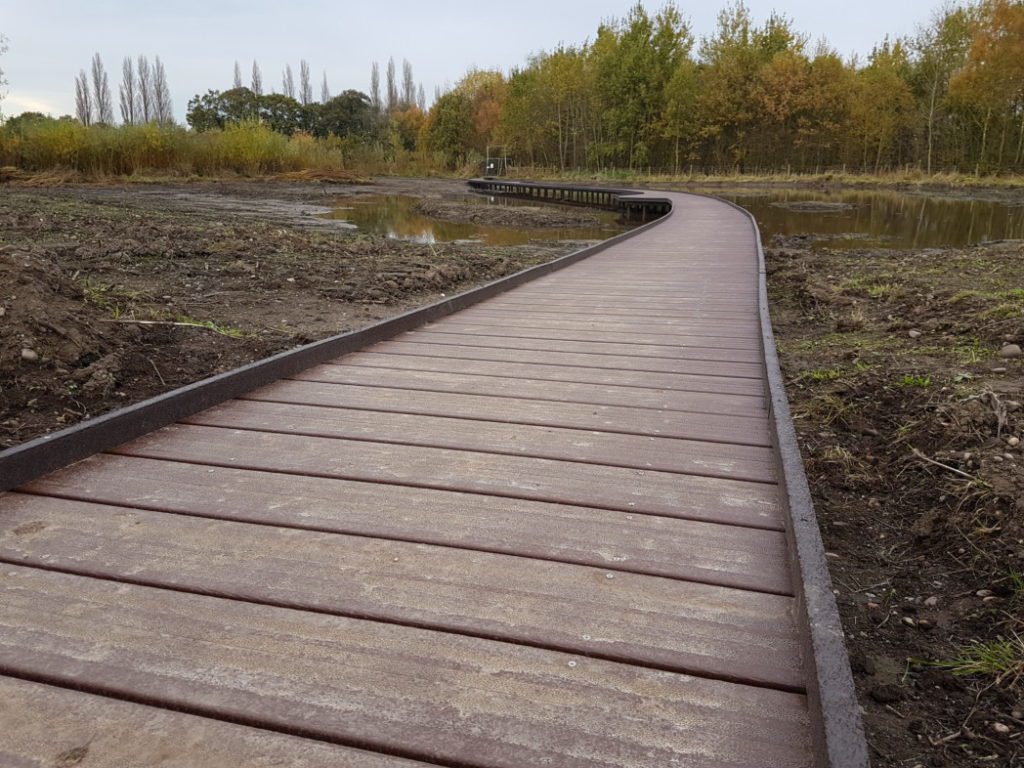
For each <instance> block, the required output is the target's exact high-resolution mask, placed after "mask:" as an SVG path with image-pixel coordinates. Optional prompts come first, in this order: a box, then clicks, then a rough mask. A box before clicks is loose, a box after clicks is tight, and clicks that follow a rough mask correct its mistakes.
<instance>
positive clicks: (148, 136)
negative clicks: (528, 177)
mask: <svg viewBox="0 0 1024 768" xmlns="http://www.w3.org/2000/svg"><path fill="white" fill-rule="evenodd" d="M140 61H141V60H140ZM128 65H130V61H128V60H126V66H128ZM94 66H99V69H100V71H99V75H97V76H95V77H94V78H93V79H94V80H95V81H96V82H97V83H101V84H102V87H101V86H97V89H94V90H97V92H98V94H99V95H98V97H97V98H98V99H99V101H105V100H109V94H107V93H106V91H107V88H106V80H105V75H104V73H103V72H102V71H101V70H102V67H101V64H99V59H98V56H97V57H96V58H95V60H94ZM141 66H142V65H141V64H140V67H141ZM303 66H304V69H303V78H302V83H303V85H302V87H301V88H300V89H298V91H296V90H295V88H294V85H291V86H290V85H289V84H290V83H291V78H290V77H289V76H286V78H285V85H284V91H285V93H263V92H262V82H261V79H260V78H259V77H258V67H257V66H256V65H255V63H254V67H253V73H254V74H253V85H252V87H245V86H243V85H242V83H241V73H240V71H239V70H238V67H237V65H236V73H235V82H234V87H232V88H231V89H229V90H227V91H216V90H211V91H208V92H207V93H206V94H204V95H197V96H196V97H195V98H194V99H192V100H191V101H190V103H189V107H188V112H187V123H188V125H189V127H190V130H186V129H184V128H180V127H176V126H173V125H168V124H167V122H166V121H163V122H162V124H161V126H160V127H159V128H157V127H153V126H152V125H140V124H138V121H136V120H135V119H134V118H132V119H129V118H128V117H126V118H125V123H126V125H124V126H122V127H121V128H113V127H111V126H110V125H109V123H110V122H112V119H107V120H100V121H99V122H98V124H97V121H96V120H94V119H92V118H94V117H95V114H94V113H95V110H93V111H92V112H88V111H86V112H83V114H88V115H91V117H90V119H88V120H85V119H81V118H80V119H79V120H78V121H75V120H73V119H71V118H64V119H60V120H54V119H52V118H46V117H44V116H42V115H34V114H25V115H22V116H20V117H18V118H14V119H12V120H9V121H8V123H7V124H6V126H4V127H3V128H0V164H3V165H13V166H16V167H19V168H23V169H28V170H44V169H49V168H55V167H69V168H72V169H75V170H77V171H79V172H82V173H90V174H129V175H130V174H133V173H138V172H139V169H140V168H141V169H146V170H151V171H159V172H166V173H175V174H179V175H182V174H185V175H187V174H200V175H208V174H217V173H223V172H234V173H247V174H256V173H267V172H277V171H281V170H286V169H287V170H298V169H305V168H328V167H332V168H337V167H346V168H350V169H352V170H357V171H361V172H364V173H390V172H395V173H428V172H434V171H437V172H446V173H451V172H460V171H462V172H465V173H466V174H469V173H479V172H480V170H481V161H482V160H483V158H484V156H485V155H486V154H488V153H494V152H495V151H496V147H500V152H501V154H502V155H504V156H506V157H508V159H509V160H510V161H511V163H512V165H513V166H515V167H520V168H523V167H528V168H530V169H531V172H532V173H533V175H536V174H537V172H538V170H541V171H546V172H548V173H554V172H557V173H559V174H580V175H586V176H587V177H588V178H592V177H593V175H594V174H597V175H598V176H599V177H601V178H607V179H608V180H615V179H622V178H637V176H638V175H641V176H660V177H664V179H665V180H676V179H682V180H693V179H695V178H699V177H702V176H706V175H719V174H739V175H744V176H750V175H753V176H757V177H761V176H773V177H774V176H775V175H776V174H784V175H786V176H791V175H794V174H814V175H821V174H826V175H827V174H870V175H872V176H884V175H887V174H892V173H901V174H906V175H911V174H925V175H932V174H934V173H943V174H947V175H949V177H950V178H958V177H959V175H967V174H970V175H974V176H978V177H980V176H991V175H996V176H1000V175H1006V174H1017V173H1020V172H1022V171H1024V88H1022V87H1021V83H1024V2H1021V0H975V1H974V2H964V3H961V4H950V5H946V6H944V7H943V8H942V9H940V10H939V11H938V12H936V13H935V15H934V16H933V17H932V19H931V20H930V21H928V22H927V23H925V24H923V25H922V26H921V27H920V28H919V30H918V32H917V33H916V34H915V35H913V36H911V37H907V38H900V39H889V38H886V39H885V40H883V41H882V42H880V43H879V44H878V45H877V46H876V47H875V48H874V50H873V51H872V52H871V54H870V55H869V56H868V57H867V58H866V59H863V60H861V59H859V58H857V57H853V58H850V59H843V58H842V57H841V56H839V54H838V53H837V52H836V51H835V50H834V49H832V48H830V47H829V46H828V45H827V43H826V42H824V41H821V42H819V43H817V44H816V45H813V46H812V45H811V44H810V42H809V40H808V37H807V36H806V35H804V34H802V33H801V32H800V31H799V30H798V28H797V27H796V25H795V23H794V22H793V21H792V20H790V19H788V18H786V17H784V16H780V15H778V14H772V15H771V16H769V17H768V19H766V20H764V21H763V22H758V21H757V20H755V19H754V18H753V17H752V15H751V13H750V11H749V10H748V9H747V8H746V6H745V5H743V4H742V2H736V3H733V4H731V5H729V6H728V7H726V8H725V9H724V10H723V11H722V12H721V14H720V15H719V19H718V26H717V29H716V30H715V31H714V32H713V33H712V34H711V35H709V36H708V37H705V38H703V39H701V40H699V41H698V40H696V39H695V38H694V36H693V34H692V32H691V30H690V27H689V25H688V23H687V21H686V19H685V18H684V17H683V15H682V13H681V12H680V10H679V9H678V8H677V7H676V6H675V5H674V4H673V3H672V2H671V1H670V2H668V3H667V4H666V5H665V6H664V7H663V8H662V9H661V10H660V11H659V12H658V13H656V14H654V15H651V14H649V13H648V12H647V11H645V10H644V8H643V7H642V6H641V5H639V4H638V5H636V6H635V7H634V8H633V9H632V10H631V11H630V12H629V14H628V15H627V16H626V18H625V19H622V20H618V21H610V22H606V23H602V24H601V25H600V26H599V27H598V29H597V33H596V36H595V37H594V39H593V40H592V41H588V42H586V43H584V44H582V45H578V46H562V47H559V48H558V49H556V50H554V51H550V52H544V53H541V54H539V55H536V56H534V57H532V58H531V59H530V60H529V61H528V63H527V64H526V65H525V66H523V67H520V68H516V69H513V70H512V71H511V72H509V73H508V74H505V73H503V72H499V71H477V70H473V71H470V72H469V73H468V74H467V75H466V76H465V77H464V78H463V79H462V80H461V81H460V82H459V83H458V84H457V85H456V86H455V87H454V88H452V89H451V90H449V91H448V92H446V93H438V94H437V95H436V97H435V100H434V102H433V104H432V105H431V106H430V107H429V109H428V108H427V105H426V103H425V99H424V98H423V95H422V88H420V89H419V92H418V93H417V92H416V90H415V88H414V87H413V81H412V73H411V67H409V65H408V64H407V63H406V65H405V70H406V71H405V76H404V81H403V83H402V88H401V90H400V89H399V87H398V84H397V81H396V79H395V74H394V67H393V63H392V64H389V70H388V82H387V95H386V98H382V96H381V93H380V78H379V73H378V71H377V68H376V66H374V70H373V77H372V79H371V83H372V84H371V88H370V91H371V92H370V93H369V94H364V93H361V92H359V91H356V90H351V89H350V90H346V91H343V92H342V93H341V94H340V95H338V96H334V97H331V96H330V92H329V89H328V88H327V84H326V76H325V81H324V85H323V88H322V94H321V98H320V101H319V102H318V101H316V100H315V99H314V98H313V95H312V87H311V83H310V82H309V72H308V66H307V65H306V64H305V62H303ZM126 73H128V74H130V73H129V72H128V70H127V69H126ZM289 74H290V72H289ZM127 76H128V75H127V74H126V77H127ZM76 82H77V83H78V85H79V90H80V91H83V92H87V90H88V83H87V82H86V78H85V74H84V72H83V73H82V74H81V75H80V76H79V80H78V81H76ZM128 82H134V81H133V80H130V79H129V81H128ZM134 90H135V89H134V88H133V87H132V86H130V85H129V86H127V87H122V91H124V92H125V93H126V94H130V93H132V92H133V91H134ZM123 99H124V97H122V100H123ZM126 107H128V108H127V109H126ZM130 107H131V105H130V104H127V105H126V104H122V109H121V111H122V114H126V115H132V114H134V113H133V111H132V109H131V108H130ZM111 112H112V107H109V108H107V109H106V110H105V113H107V114H109V113H111ZM84 122H92V123H93V124H92V125H90V126H89V127H88V129H86V126H84V125H82V124H80V123H84ZM157 122H160V121H157ZM652 180H661V179H660V178H659V179H652Z"/></svg>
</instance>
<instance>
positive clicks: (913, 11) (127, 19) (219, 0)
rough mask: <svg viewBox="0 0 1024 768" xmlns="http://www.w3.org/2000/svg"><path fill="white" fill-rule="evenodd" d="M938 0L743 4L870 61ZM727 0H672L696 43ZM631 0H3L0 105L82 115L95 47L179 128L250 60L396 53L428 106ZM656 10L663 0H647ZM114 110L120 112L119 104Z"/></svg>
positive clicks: (336, 67)
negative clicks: (476, 72)
mask: <svg viewBox="0 0 1024 768" xmlns="http://www.w3.org/2000/svg"><path fill="white" fill-rule="evenodd" d="M940 1H941V0H904V2H893V1H892V0H859V2H856V3H854V4H853V5H850V4H849V3H843V4H842V5H839V4H838V3H827V2H822V1H821V0H774V2H773V1H772V0H766V1H764V2H762V1H761V0H748V2H747V6H748V7H749V8H750V10H751V12H752V13H753V15H754V17H755V18H756V19H757V20H758V21H762V20H763V19H764V18H766V17H767V15H768V14H769V13H771V11H772V10H776V11H778V12H780V13H783V14H785V15H786V16H789V17H790V18H791V19H793V21H794V22H795V26H796V28H797V29H798V30H800V31H802V32H804V33H806V34H808V35H809V36H810V37H811V40H812V41H814V40H817V39H819V38H821V37H823V36H824V37H825V38H827V39H828V41H829V42H830V43H831V44H832V45H833V47H835V48H836V49H838V50H839V52H840V53H842V54H844V55H849V54H853V53H859V54H861V55H862V56H863V55H865V54H867V53H869V52H870V50H871V48H872V46H873V45H874V44H875V43H877V42H879V41H881V40H882V38H883V37H884V36H885V35H887V34H888V35H890V36H900V35H906V34H911V33H913V32H914V30H915V28H916V26H917V25H918V24H921V23H925V22H927V21H928V19H929V18H930V16H931V15H932V12H933V10H934V9H935V8H936V7H938V5H939V4H940ZM725 2H726V0H716V1H715V2H708V1H707V0H704V1H703V2H694V0H677V3H676V4H677V6H678V7H679V8H680V10H681V11H682V12H683V14H684V16H685V17H686V18H687V19H688V20H689V23H690V26H691V29H692V30H693V32H694V33H695V35H696V36H697V37H698V38H699V37H701V36H703V35H706V34H709V33H711V32H712V31H713V30H714V27H715V19H716V16H717V14H718V11H719V10H720V9H721V8H722V7H723V5H724V4H725ZM633 4H634V2H633V0H618V1H616V0H514V1H513V2H501V3H488V2H484V1H483V0H469V1H467V0H433V2H405V1H404V0H387V1H384V0H367V1H364V2H359V3H352V2H349V1H348V0H333V1H332V2H325V1H323V0H293V1H292V2H282V1H281V0H277V1H276V2H265V1H264V0H245V1H244V2H243V1H241V0H205V2H203V1H200V0H170V2H168V0H160V1H159V2H152V1H151V0H133V1H132V2H128V1H127V0H90V1H89V2H84V1H82V0H75V1H74V2H72V1H71V0H66V1H65V2H55V1H54V0H0V34H2V35H4V36H6V37H7V39H8V46H9V50H8V51H7V53H6V54H4V55H3V56H0V69H2V70H3V71H4V74H5V77H6V79H7V81H8V85H7V88H6V92H7V93H6V97H5V98H4V99H3V101H2V102H0V110H2V111H3V114H5V115H8V116H10V115H16V114H19V113H21V112H23V111H29V110H31V111H38V112H44V113H48V114H53V115H55V116H56V115H62V114H71V113H73V112H74V78H75V75H76V74H77V73H78V71H79V70H80V69H82V68H86V69H87V68H88V66H89V61H90V59H91V58H92V55H93V53H95V52H99V54H100V55H101V56H102V58H103V61H104V63H105V64H106V68H107V71H108V73H109V77H110V83H111V91H112V93H113V95H114V99H115V102H116V99H117V85H116V84H117V82H119V79H120V68H121V60H122V58H123V57H124V56H126V55H132V56H137V55H138V54H146V55H148V56H149V57H150V59H152V58H153V57H154V56H156V55H159V56H160V57H161V59H162V60H163V62H164V66H165V68H166V70H167V79H168V83H169V84H170V88H171V95H172V98H173V100H174V112H175V115H176V117H177V119H178V120H184V116H185V110H186V107H187V104H188V100H189V99H190V98H192V97H193V96H194V95H196V94H197V93H205V92H206V91H207V90H208V89H211V88H213V89H217V90H225V89H227V88H230V87H231V85H232V77H233V70H234V63H235V61H236V60H237V61H239V62H240V64H241V67H242V72H243V81H244V82H245V83H246V84H247V85H248V80H249V72H250V69H251V67H252V61H253V59H254V58H255V59H256V60H258V61H259V64H260V68H261V70H262V72H263V83H264V90H265V91H269V90H274V89H276V90H280V89H281V85H280V83H281V73H282V70H283V69H284V67H285V65H286V64H291V66H292V68H293V69H294V70H295V76H296V78H298V69H299V61H300V59H303V58H304V59H306V60H307V61H309V64H310V67H311V69H312V72H313V83H314V92H315V94H316V95H317V96H318V97H319V94H320V80H321V78H322V77H323V73H324V72H326V74H327V80H328V84H329V86H330V89H331V91H332V93H335V94H337V93H340V92H341V91H343V90H346V89H348V88H355V89H357V90H361V91H364V92H367V91H369V82H370V66H371V63H372V62H374V61H377V62H379V63H380V67H381V79H382V81H383V76H384V69H385V67H386V64H387V60H388V58H389V57H392V56H393V57H394V58H395V61H396V64H397V69H398V73H399V78H400V77H401V68H402V59H403V58H404V59H408V60H409V62H410V63H411V64H412V67H413V73H414V75H415V79H416V80H417V82H420V83H422V84H423V88H424V90H425V92H426V94H427V100H428V101H430V100H431V97H432V95H433V93H434V90H435V88H436V87H440V88H442V89H444V88H445V87H446V86H447V85H451V84H454V83H456V82H457V81H458V80H459V79H460V78H461V77H462V75H463V74H465V72H466V70H467V69H468V68H469V67H473V66H475V67H477V68H481V69H501V70H503V71H506V72H507V71H508V70H509V69H510V68H511V67H514V66H517V65H521V64H522V63H524V62H525V61H526V59H527V58H528V57H529V56H530V55H531V54H533V53H539V52H541V51H543V50H550V49H552V48H554V47H556V46H557V45H558V44H559V43H566V44H579V43H582V42H583V41H585V40H587V39H592V38H593V37H594V35H595V33H596V30H597V26H598V24H599V23H600V22H601V21H602V20H606V19H611V18H622V17H623V16H625V15H626V14H627V13H628V11H629V9H630V7H631V6H632V5H633ZM643 5H644V6H645V7H646V8H647V9H648V10H649V11H651V12H652V13H653V12H655V11H657V9H659V8H660V7H661V6H662V5H663V2H662V0H653V1H651V2H647V1H645V2H644V3H643ZM115 111H116V107H115Z"/></svg>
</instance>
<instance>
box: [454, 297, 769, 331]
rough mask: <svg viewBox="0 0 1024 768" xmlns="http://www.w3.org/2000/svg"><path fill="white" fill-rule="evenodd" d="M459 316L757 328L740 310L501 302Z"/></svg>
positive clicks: (753, 315) (751, 317)
mask: <svg viewBox="0 0 1024 768" xmlns="http://www.w3.org/2000/svg"><path fill="white" fill-rule="evenodd" d="M459 315H460V316H461V317H466V318H470V317H472V318H478V317H479V318H484V317H486V318H490V319H495V318H509V317H511V318H516V317H531V318H536V319H542V318H543V319H556V320H557V319H565V320H569V319H572V320H579V321H587V320H596V321H599V322H602V323H613V322H627V323H633V322H643V323H645V324H646V325H647V327H650V328H660V327H662V326H675V325H679V324H686V323H689V322H702V323H714V322H716V321H719V322H722V323H724V324H726V325H727V326H733V325H736V326H744V327H751V328H759V327H760V323H759V322H758V318H757V315H756V313H754V312H743V311H742V310H739V311H736V312H733V313H729V312H728V311H727V310H726V311H722V310H719V311H717V313H709V312H707V311H703V310H700V311H698V310H696V309H690V310H682V309H677V310H675V311H674V312H672V311H669V310H661V311H659V310H654V309H648V308H647V307H645V306H642V305H641V306H633V307H592V306H571V305H570V306H566V305H564V304H556V303H552V302H547V303H543V302H537V303H535V304H528V303H511V302H509V303H500V304H492V303H491V302H490V301H488V302H485V303H483V304H479V305H477V306H475V307H470V308H469V309H464V310H462V311H461V312H460V313H459Z"/></svg>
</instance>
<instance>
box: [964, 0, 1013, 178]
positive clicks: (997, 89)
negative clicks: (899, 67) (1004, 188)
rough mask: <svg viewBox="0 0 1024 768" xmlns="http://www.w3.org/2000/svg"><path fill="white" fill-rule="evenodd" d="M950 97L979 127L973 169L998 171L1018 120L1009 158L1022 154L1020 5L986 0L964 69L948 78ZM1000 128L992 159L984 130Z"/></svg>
mask: <svg viewBox="0 0 1024 768" xmlns="http://www.w3.org/2000/svg"><path fill="white" fill-rule="evenodd" d="M949 88H950V93H951V95H952V96H953V98H954V99H955V100H956V101H957V102H958V103H959V104H960V105H961V106H962V108H963V109H965V110H967V111H969V112H970V113H971V114H972V115H973V116H974V118H975V120H976V122H977V123H978V124H979V126H980V128H981V138H980V145H979V147H978V150H977V155H976V157H977V163H976V165H975V173H979V174H980V173H981V171H982V170H983V169H986V170H987V169H989V168H994V169H995V170H996V171H999V170H1001V169H1002V166H1003V158H1004V153H1005V149H1006V138H1007V133H1008V129H1009V128H1010V127H1011V126H1013V124H1014V123H1015V122H1019V123H1020V126H1019V133H1018V138H1017V150H1016V154H1015V160H1014V162H1015V163H1017V164H1019V163H1020V162H1021V159H1022V157H1024V4H1022V3H1020V2H1013V1H1012V0H987V2H985V3H983V4H982V5H981V19H980V23H979V25H978V28H977V30H976V32H975V34H974V36H973V39H972V40H971V47H970V50H969V51H968V53H967V60H966V62H965V64H964V66H963V68H962V69H961V70H960V71H959V72H957V73H956V75H955V76H954V77H953V78H952V80H951V81H950V85H949ZM994 125H996V126H997V127H998V126H1001V127H1002V131H1001V136H1000V140H999V146H998V150H997V152H996V157H995V158H994V160H993V159H992V158H990V157H989V154H990V153H991V149H990V145H989V134H990V131H991V129H992V128H993V126H994Z"/></svg>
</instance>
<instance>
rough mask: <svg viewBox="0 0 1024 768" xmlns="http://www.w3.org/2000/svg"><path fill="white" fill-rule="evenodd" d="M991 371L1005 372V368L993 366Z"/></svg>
mask: <svg viewBox="0 0 1024 768" xmlns="http://www.w3.org/2000/svg"><path fill="white" fill-rule="evenodd" d="M992 373H1006V369H1005V368H993V369H992Z"/></svg>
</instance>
